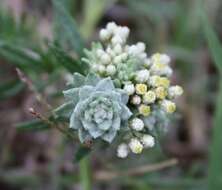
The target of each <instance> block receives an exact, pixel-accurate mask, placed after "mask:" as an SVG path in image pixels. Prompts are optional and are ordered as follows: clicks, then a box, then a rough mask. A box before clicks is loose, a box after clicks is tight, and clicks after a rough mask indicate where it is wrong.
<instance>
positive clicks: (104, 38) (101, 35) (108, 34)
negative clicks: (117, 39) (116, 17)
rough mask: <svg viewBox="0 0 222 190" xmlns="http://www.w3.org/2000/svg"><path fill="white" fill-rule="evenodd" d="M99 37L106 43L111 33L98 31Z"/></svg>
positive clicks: (105, 30)
mask: <svg viewBox="0 0 222 190" xmlns="http://www.w3.org/2000/svg"><path fill="white" fill-rule="evenodd" d="M99 37H100V39H101V40H102V41H107V40H108V39H109V38H110V37H111V32H110V31H109V30H107V29H102V30H100V33H99Z"/></svg>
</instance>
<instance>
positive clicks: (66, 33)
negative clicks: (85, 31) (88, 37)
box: [53, 0, 84, 56]
mask: <svg viewBox="0 0 222 190" xmlns="http://www.w3.org/2000/svg"><path fill="white" fill-rule="evenodd" d="M53 8H54V19H55V21H54V22H55V23H54V24H55V41H58V42H59V43H60V44H61V45H62V47H65V48H67V45H68V46H70V47H68V48H72V49H73V50H75V51H76V53H77V54H78V55H80V56H81V55H82V54H83V48H84V43H83V40H82V38H81V36H80V34H79V32H78V29H77V25H76V23H75V21H74V19H73V18H72V16H71V15H70V14H69V12H68V11H67V10H66V9H65V7H64V5H63V3H62V2H61V1H60V0H53Z"/></svg>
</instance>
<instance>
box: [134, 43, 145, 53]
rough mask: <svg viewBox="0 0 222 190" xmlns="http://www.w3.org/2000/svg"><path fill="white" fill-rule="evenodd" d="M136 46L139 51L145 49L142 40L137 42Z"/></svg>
mask: <svg viewBox="0 0 222 190" xmlns="http://www.w3.org/2000/svg"><path fill="white" fill-rule="evenodd" d="M136 45H137V48H138V49H139V51H140V52H144V51H145V49H146V46H145V44H144V43H143V42H138V43H137V44H136Z"/></svg>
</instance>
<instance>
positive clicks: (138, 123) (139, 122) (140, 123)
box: [131, 118, 144, 131]
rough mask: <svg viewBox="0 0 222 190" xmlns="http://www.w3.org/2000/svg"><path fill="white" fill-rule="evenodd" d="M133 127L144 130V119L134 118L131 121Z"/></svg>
mask: <svg viewBox="0 0 222 190" xmlns="http://www.w3.org/2000/svg"><path fill="white" fill-rule="evenodd" d="M131 127H132V129H134V130H136V131H142V130H143V128H144V123H143V120H142V119H139V118H134V119H133V120H132V122H131Z"/></svg>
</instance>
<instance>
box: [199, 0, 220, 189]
mask: <svg viewBox="0 0 222 190" xmlns="http://www.w3.org/2000/svg"><path fill="white" fill-rule="evenodd" d="M199 2H200V5H201V3H203V2H202V1H199ZM202 10H203V11H202V12H201V19H202V26H203V29H204V33H205V36H206V40H207V43H208V46H209V50H210V52H211V54H212V58H213V60H214V63H215V65H216V67H217V69H218V71H219V73H220V82H219V92H218V97H217V103H216V105H215V106H216V110H215V114H214V120H213V135H212V142H211V145H210V146H209V147H211V148H210V155H209V157H210V159H209V160H210V161H209V169H208V189H210V190H211V189H215V190H216V189H222V162H221V160H222V149H221V145H222V138H221V134H222V125H221V123H222V106H221V105H222V75H221V74H222V62H221V61H222V45H221V43H220V41H219V39H218V37H217V35H216V33H215V32H214V30H213V28H212V26H211V24H210V23H209V20H208V18H207V16H206V13H205V11H204V8H202Z"/></svg>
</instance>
